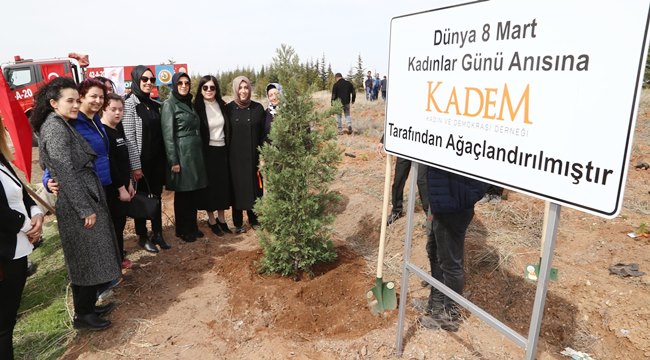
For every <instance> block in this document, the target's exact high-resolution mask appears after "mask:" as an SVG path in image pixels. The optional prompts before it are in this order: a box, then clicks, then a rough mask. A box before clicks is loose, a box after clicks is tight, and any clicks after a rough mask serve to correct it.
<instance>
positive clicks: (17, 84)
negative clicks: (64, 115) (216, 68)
mask: <svg viewBox="0 0 650 360" xmlns="http://www.w3.org/2000/svg"><path fill="white" fill-rule="evenodd" d="M88 65H89V62H88V56H87V55H80V54H76V53H70V54H68V57H67V58H53V59H43V60H32V59H23V58H21V57H20V56H15V57H14V61H13V62H11V63H8V64H2V73H3V75H4V78H5V80H6V82H7V84H8V85H9V90H10V94H9V95H10V96H11V97H13V98H15V99H16V100H17V101H18V103H19V104H20V107H21V108H22V109H23V111H24V112H25V114H26V115H27V116H28V117H29V115H30V114H31V111H32V108H33V106H34V94H36V91H37V90H38V89H39V88H40V87H41V86H42V85H43V84H45V83H46V82H48V81H49V80H51V79H52V78H55V77H59V76H65V77H70V78H72V79H74V80H75V81H76V82H79V81H81V80H82V79H85V78H86V77H97V76H103V77H106V78H109V79H111V80H113V82H115V83H116V85H117V87H118V89H120V90H121V91H118V92H120V93H122V92H123V91H124V90H125V89H130V87H131V70H132V69H133V68H134V66H110V67H108V66H107V67H88ZM147 67H149V68H150V69H152V70H154V72H155V74H154V75H155V76H156V78H157V80H156V85H157V86H159V85H166V84H171V78H172V75H174V73H175V72H178V71H184V72H187V64H173V65H148V66H147ZM127 91H128V90H127ZM157 96H158V89H157V88H154V91H152V97H157Z"/></svg>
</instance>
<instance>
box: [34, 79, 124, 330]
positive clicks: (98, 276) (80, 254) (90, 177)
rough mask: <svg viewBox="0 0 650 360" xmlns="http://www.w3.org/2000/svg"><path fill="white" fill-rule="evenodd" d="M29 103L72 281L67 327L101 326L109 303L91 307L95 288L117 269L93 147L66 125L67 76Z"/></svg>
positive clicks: (72, 90)
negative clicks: (54, 187)
mask: <svg viewBox="0 0 650 360" xmlns="http://www.w3.org/2000/svg"><path fill="white" fill-rule="evenodd" d="M80 86H81V85H80ZM101 87H102V89H103V85H101ZM103 91H105V90H103ZM89 93H90V92H89ZM34 104H35V106H34V112H33V113H32V116H31V118H30V121H31V124H32V128H33V129H34V131H36V133H37V134H38V136H39V140H40V141H39V154H40V162H41V167H42V168H44V169H45V168H46V167H47V168H48V169H49V170H50V171H51V174H52V177H53V178H54V179H55V180H56V181H57V183H58V184H59V187H60V189H59V195H58V198H57V201H56V214H57V221H58V227H59V234H60V237H61V245H62V248H63V256H64V259H65V263H66V268H67V270H68V277H69V279H70V282H71V283H72V285H71V288H72V297H73V300H74V310H75V316H74V322H73V325H74V327H75V328H76V329H92V330H101V329H105V328H107V327H109V326H110V325H111V322H110V321H108V320H105V319H102V318H101V317H100V316H102V315H104V314H106V313H108V312H109V311H111V310H112V309H113V307H114V304H113V303H108V304H105V305H103V306H96V304H95V302H96V300H97V290H98V288H99V286H100V285H102V284H106V283H109V282H111V281H112V280H114V279H118V278H119V277H120V276H121V275H122V272H121V266H120V256H119V249H118V245H117V240H116V239H115V231H114V230H113V224H112V222H111V218H110V213H109V210H108V205H107V204H106V198H105V195H104V187H103V186H102V183H101V182H100V179H99V177H98V174H97V172H96V171H95V168H94V160H95V157H96V154H95V151H94V150H93V148H92V147H91V146H90V144H89V143H88V141H86V139H84V138H83V137H82V136H81V135H80V134H79V132H77V130H75V128H74V127H73V126H72V125H71V124H70V122H73V121H79V120H77V119H78V112H79V104H80V101H79V92H78V91H77V87H76V84H75V83H74V81H73V80H72V79H69V78H65V77H59V78H55V79H54V80H52V81H51V82H49V83H48V84H46V85H45V86H43V87H42V88H41V89H40V90H39V91H38V92H37V94H36V96H35V102H34ZM100 125H101V124H100Z"/></svg>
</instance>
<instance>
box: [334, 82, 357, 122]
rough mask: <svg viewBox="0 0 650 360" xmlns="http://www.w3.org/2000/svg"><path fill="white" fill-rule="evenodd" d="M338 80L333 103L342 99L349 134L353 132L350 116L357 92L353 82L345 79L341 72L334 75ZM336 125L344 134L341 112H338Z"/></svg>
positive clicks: (335, 84)
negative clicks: (351, 105)
mask: <svg viewBox="0 0 650 360" xmlns="http://www.w3.org/2000/svg"><path fill="white" fill-rule="evenodd" d="M334 78H335V79H336V82H335V83H334V86H332V103H334V102H335V101H337V100H340V101H341V104H342V105H343V114H344V115H345V120H346V122H347V125H348V128H347V134H352V117H351V116H350V104H354V100H355V99H356V97H357V94H356V92H355V91H354V86H352V83H350V82H349V81H347V80H345V79H344V78H343V75H341V73H336V75H334ZM336 127H337V128H338V131H339V134H343V123H342V122H341V114H340V113H339V114H336Z"/></svg>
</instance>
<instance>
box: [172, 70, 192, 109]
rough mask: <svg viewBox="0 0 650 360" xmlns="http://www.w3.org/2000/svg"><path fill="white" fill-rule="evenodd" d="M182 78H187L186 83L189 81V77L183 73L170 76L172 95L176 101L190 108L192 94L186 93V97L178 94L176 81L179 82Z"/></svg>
mask: <svg viewBox="0 0 650 360" xmlns="http://www.w3.org/2000/svg"><path fill="white" fill-rule="evenodd" d="M182 77H184V78H187V81H190V76H189V75H187V73H184V72H177V73H176V74H174V76H172V95H174V97H175V98H176V99H178V100H179V101H181V102H184V103H185V104H186V105H187V106H189V107H190V108H191V107H192V93H191V92H189V91H188V92H187V95H181V94H180V93H179V92H178V80H180V79H181V78H182Z"/></svg>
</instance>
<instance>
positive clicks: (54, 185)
mask: <svg viewBox="0 0 650 360" xmlns="http://www.w3.org/2000/svg"><path fill="white" fill-rule="evenodd" d="M47 188H48V190H50V192H51V193H52V194H54V195H56V196H59V183H58V182H56V181H55V180H54V179H49V180H48V181H47Z"/></svg>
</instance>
